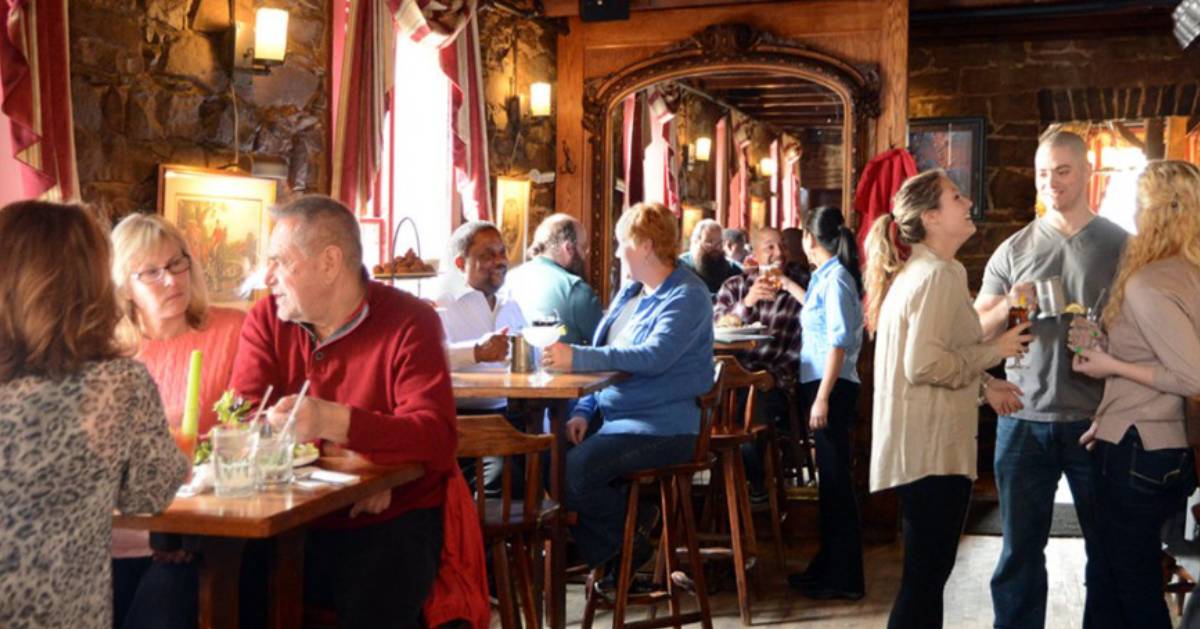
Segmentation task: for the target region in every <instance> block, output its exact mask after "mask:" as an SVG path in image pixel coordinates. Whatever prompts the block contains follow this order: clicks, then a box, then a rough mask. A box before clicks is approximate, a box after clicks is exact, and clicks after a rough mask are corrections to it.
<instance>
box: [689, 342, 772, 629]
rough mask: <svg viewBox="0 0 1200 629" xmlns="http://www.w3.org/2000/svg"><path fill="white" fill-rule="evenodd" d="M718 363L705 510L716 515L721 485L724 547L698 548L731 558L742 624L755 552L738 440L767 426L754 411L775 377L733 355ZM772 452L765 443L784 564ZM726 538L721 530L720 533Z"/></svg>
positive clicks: (745, 620)
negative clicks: (720, 376)
mask: <svg viewBox="0 0 1200 629" xmlns="http://www.w3.org/2000/svg"><path fill="white" fill-rule="evenodd" d="M717 360H718V362H719V363H723V365H724V383H723V387H722V389H723V391H722V394H721V404H720V410H719V412H718V413H717V417H716V420H715V421H714V423H713V429H712V433H713V434H712V441H711V443H710V448H711V449H712V452H713V454H714V455H716V457H717V462H718V464H719V465H718V468H717V469H718V470H719V472H720V473H719V474H714V475H713V477H712V479H711V481H710V483H709V497H708V501H707V504H706V505H705V513H706V516H708V517H709V519H710V520H711V519H715V515H716V507H715V504H716V502H717V497H718V495H719V493H720V488H722V487H723V488H724V498H725V500H724V504H725V513H726V516H727V521H728V527H729V528H728V533H729V534H728V538H727V543H728V546H715V545H714V546H709V545H705V546H704V547H703V548H702V550H701V552H703V553H704V554H705V556H706V557H729V558H730V559H731V560H732V563H733V574H734V580H735V581H736V584H737V592H738V611H739V613H740V615H741V619H742V624H745V625H749V624H750V623H751V595H750V588H749V581H748V579H747V576H746V571H747V569H748V568H750V567H753V565H754V564H755V562H756V561H757V557H758V543H757V539H756V534H755V530H754V513H753V511H752V509H751V507H750V485H749V483H748V482H747V480H746V468H745V465H744V464H743V462H742V445H743V444H747V443H753V442H754V440H755V439H756V437H757V433H758V432H761V431H763V430H766V429H767V428H769V427H767V426H763V427H762V428H756V427H755V424H754V419H753V418H754V411H755V407H756V405H757V394H758V393H759V392H760V391H767V390H770V389H771V387H773V386H774V384H775V379H774V378H773V377H772V376H771V374H770V373H768V372H766V371H755V372H750V371H747V370H746V369H745V368H744V367H742V365H741V364H740V363H738V362H737V360H735V359H733V358H731V357H726V356H721V357H718V359H717ZM741 392H744V393H745V398H744V399H745V407H744V411H743V412H742V414H739V413H738V410H739V406H740V400H739V398H740V397H741V396H740V395H739V394H740V393H741ZM776 456H777V454H776V452H775V450H774V449H773V448H769V449H768V452H767V456H766V461H765V463H766V466H767V467H766V474H765V477H766V478H765V480H766V482H767V493H768V498H769V503H770V506H771V529H772V534H773V536H774V538H775V552H776V556H777V558H778V561H779V563H780V565H783V562H784V556H783V533H782V531H781V530H780V517H779V494H780V491H779V487H778V486H777V477H776V473H777V472H776V462H777V461H776V460H775V459H776ZM719 539H720V541H721V542H725V541H726V538H725V536H724V535H721V536H720V537H719Z"/></svg>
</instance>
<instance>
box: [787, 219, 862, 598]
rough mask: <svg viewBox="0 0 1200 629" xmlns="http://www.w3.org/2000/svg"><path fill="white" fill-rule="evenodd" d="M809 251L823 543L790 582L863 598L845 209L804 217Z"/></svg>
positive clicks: (805, 373)
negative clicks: (852, 468) (853, 471)
mask: <svg viewBox="0 0 1200 629" xmlns="http://www.w3.org/2000/svg"><path fill="white" fill-rule="evenodd" d="M804 252H805V254H807V255H808V259H809V261H810V262H812V263H813V264H814V265H816V270H815V271H814V272H813V274H812V279H811V280H810V281H809V285H808V293H807V295H806V296H805V300H804V308H803V310H801V311H800V328H801V336H800V338H801V341H800V393H801V398H802V399H803V400H804V402H805V404H806V405H807V407H808V408H809V409H810V411H809V421H808V427H809V430H811V431H812V433H813V437H814V441H815V442H816V446H817V468H818V469H819V470H820V484H819V492H820V493H819V495H820V499H821V547H820V550H819V551H818V552H817V555H816V557H814V558H813V560H812V561H811V562H810V563H809V565H808V569H807V570H805V571H804V572H801V573H798V574H793V575H790V576H789V577H788V582H789V583H790V584H791V585H792V586H793V587H796V588H798V589H799V590H800V592H801V593H802V594H804V595H805V596H808V597H809V598H816V599H831V598H839V599H849V600H858V599H860V598H862V597H863V593H864V589H865V586H864V583H863V565H862V564H863V559H862V532H861V528H862V527H861V524H860V519H859V513H858V499H857V498H856V496H855V495H854V482H853V480H852V479H851V478H850V425H851V424H852V423H853V422H854V419H855V417H856V416H857V410H856V409H857V406H858V389H859V384H860V382H859V379H858V373H857V366H858V352H859V349H860V348H861V347H862V329H863V310H862V274H861V271H860V269H859V262H858V244H857V243H856V242H855V240H854V234H853V232H851V231H850V230H849V229H847V228H846V226H845V219H844V218H843V217H842V212H841V210H839V209H837V208H834V207H819V208H816V209H814V210H813V211H812V212H810V213H809V214H808V216H807V217H806V218H805V222H804Z"/></svg>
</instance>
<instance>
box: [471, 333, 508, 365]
mask: <svg viewBox="0 0 1200 629" xmlns="http://www.w3.org/2000/svg"><path fill="white" fill-rule="evenodd" d="M507 357H508V328H507V327H503V328H500V329H499V330H498V331H496V332H493V333H491V334H489V335H487V336H485V337H483V338H482V339H481V340H480V341H479V342H478V343H476V344H475V362H477V363H494V362H499V361H501V360H504V359H505V358H507Z"/></svg>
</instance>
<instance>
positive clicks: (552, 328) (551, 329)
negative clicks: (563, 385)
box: [521, 317, 563, 386]
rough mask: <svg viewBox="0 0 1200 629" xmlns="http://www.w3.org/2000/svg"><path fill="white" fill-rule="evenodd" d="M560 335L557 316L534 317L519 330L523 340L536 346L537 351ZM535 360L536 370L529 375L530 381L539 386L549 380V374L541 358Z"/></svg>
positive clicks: (559, 322)
mask: <svg viewBox="0 0 1200 629" xmlns="http://www.w3.org/2000/svg"><path fill="white" fill-rule="evenodd" d="M562 335H563V326H562V321H560V320H559V319H558V318H557V317H555V318H544V319H535V320H534V321H533V323H531V324H530V325H527V326H525V328H524V329H523V330H521V336H523V337H525V341H526V342H527V343H529V344H530V345H532V346H534V347H536V348H538V350H539V352H540V351H541V350H544V349H546V348H547V347H550V346H551V345H553V344H554V343H556V342H557V341H558V339H559V338H561V337H562ZM537 362H538V368H537V372H536V373H534V374H533V376H531V377H530V382H532V383H533V384H535V385H539V386H540V385H543V384H546V383H547V382H549V381H550V374H549V373H547V372H546V367H545V365H543V364H542V361H541V360H538V361H537Z"/></svg>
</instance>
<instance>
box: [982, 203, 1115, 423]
mask: <svg viewBox="0 0 1200 629" xmlns="http://www.w3.org/2000/svg"><path fill="white" fill-rule="evenodd" d="M1126 238H1128V234H1126V232H1125V231H1124V230H1123V229H1121V228H1120V227H1118V226H1117V225H1116V224H1115V223H1113V222H1112V221H1110V220H1108V219H1106V218H1102V217H1097V218H1095V219H1093V220H1092V222H1090V223H1088V224H1087V225H1086V226H1084V228H1083V229H1081V230H1079V232H1078V233H1076V234H1075V235H1074V236H1071V237H1067V236H1065V235H1063V233H1062V232H1060V231H1058V230H1057V229H1055V228H1054V227H1053V226H1051V225H1050V224H1049V223H1047V222H1046V221H1045V220H1044V219H1041V218H1038V219H1036V220H1034V221H1033V222H1032V223H1030V224H1029V225H1026V226H1025V227H1024V228H1023V229H1021V231H1019V232H1017V233H1015V234H1013V235H1012V236H1010V237H1009V238H1008V240H1005V241H1004V242H1003V243H1001V245H1000V246H999V247H998V248H997V249H996V252H995V253H993V254H992V258H991V259H990V260H988V265H987V270H985V271H984V274H983V285H982V286H981V287H980V289H979V292H980V293H981V294H983V295H1005V294H1007V293H1008V291H1009V289H1010V288H1012V286H1013V284H1017V283H1020V282H1033V281H1036V280H1043V279H1047V278H1051V277H1054V276H1056V275H1057V276H1060V277H1062V284H1063V292H1064V293H1065V294H1066V298H1067V303H1071V302H1076V303H1079V304H1080V305H1082V306H1084V307H1085V308H1087V307H1090V306H1092V305H1094V304H1095V302H1096V298H1097V297H1099V296H1100V291H1102V290H1104V289H1106V288H1108V287H1110V286H1111V285H1112V282H1113V278H1114V277H1116V274H1117V264H1118V263H1119V262H1120V259H1121V251H1122V249H1124V247H1125V240H1126ZM1070 325H1071V322H1070V316H1063V317H1059V318H1058V319H1036V320H1035V321H1034V322H1033V326H1032V327H1031V328H1030V331H1031V333H1032V334H1033V337H1034V340H1033V342H1032V343H1031V344H1030V345H1029V353H1028V354H1026V355H1025V357H1024V358H1022V359H1021V363H1022V364H1023V365H1024V367H1023V368H1013V367H1012V363H1013V361H1012V360H1009V361H1008V363H1007V365H1006V372H1007V374H1008V379H1009V380H1010V381H1012V382H1013V383H1014V384H1016V385H1017V386H1018V387H1020V388H1021V391H1023V392H1024V396H1023V397H1022V398H1021V402H1022V403H1023V404H1024V405H1025V408H1024V409H1022V410H1020V411H1018V412H1016V413H1013V416H1014V417H1018V418H1020V419H1030V420H1034V421H1078V420H1082V419H1090V418H1091V417H1092V416H1093V415H1094V414H1095V413H1096V407H1097V406H1099V405H1100V398H1101V397H1102V396H1103V394H1104V381H1102V380H1094V379H1092V378H1089V377H1087V376H1084V375H1082V374H1079V373H1075V372H1074V371H1072V370H1071V351H1070V349H1069V348H1068V347H1067V330H1068V329H1069V328H1070Z"/></svg>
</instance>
